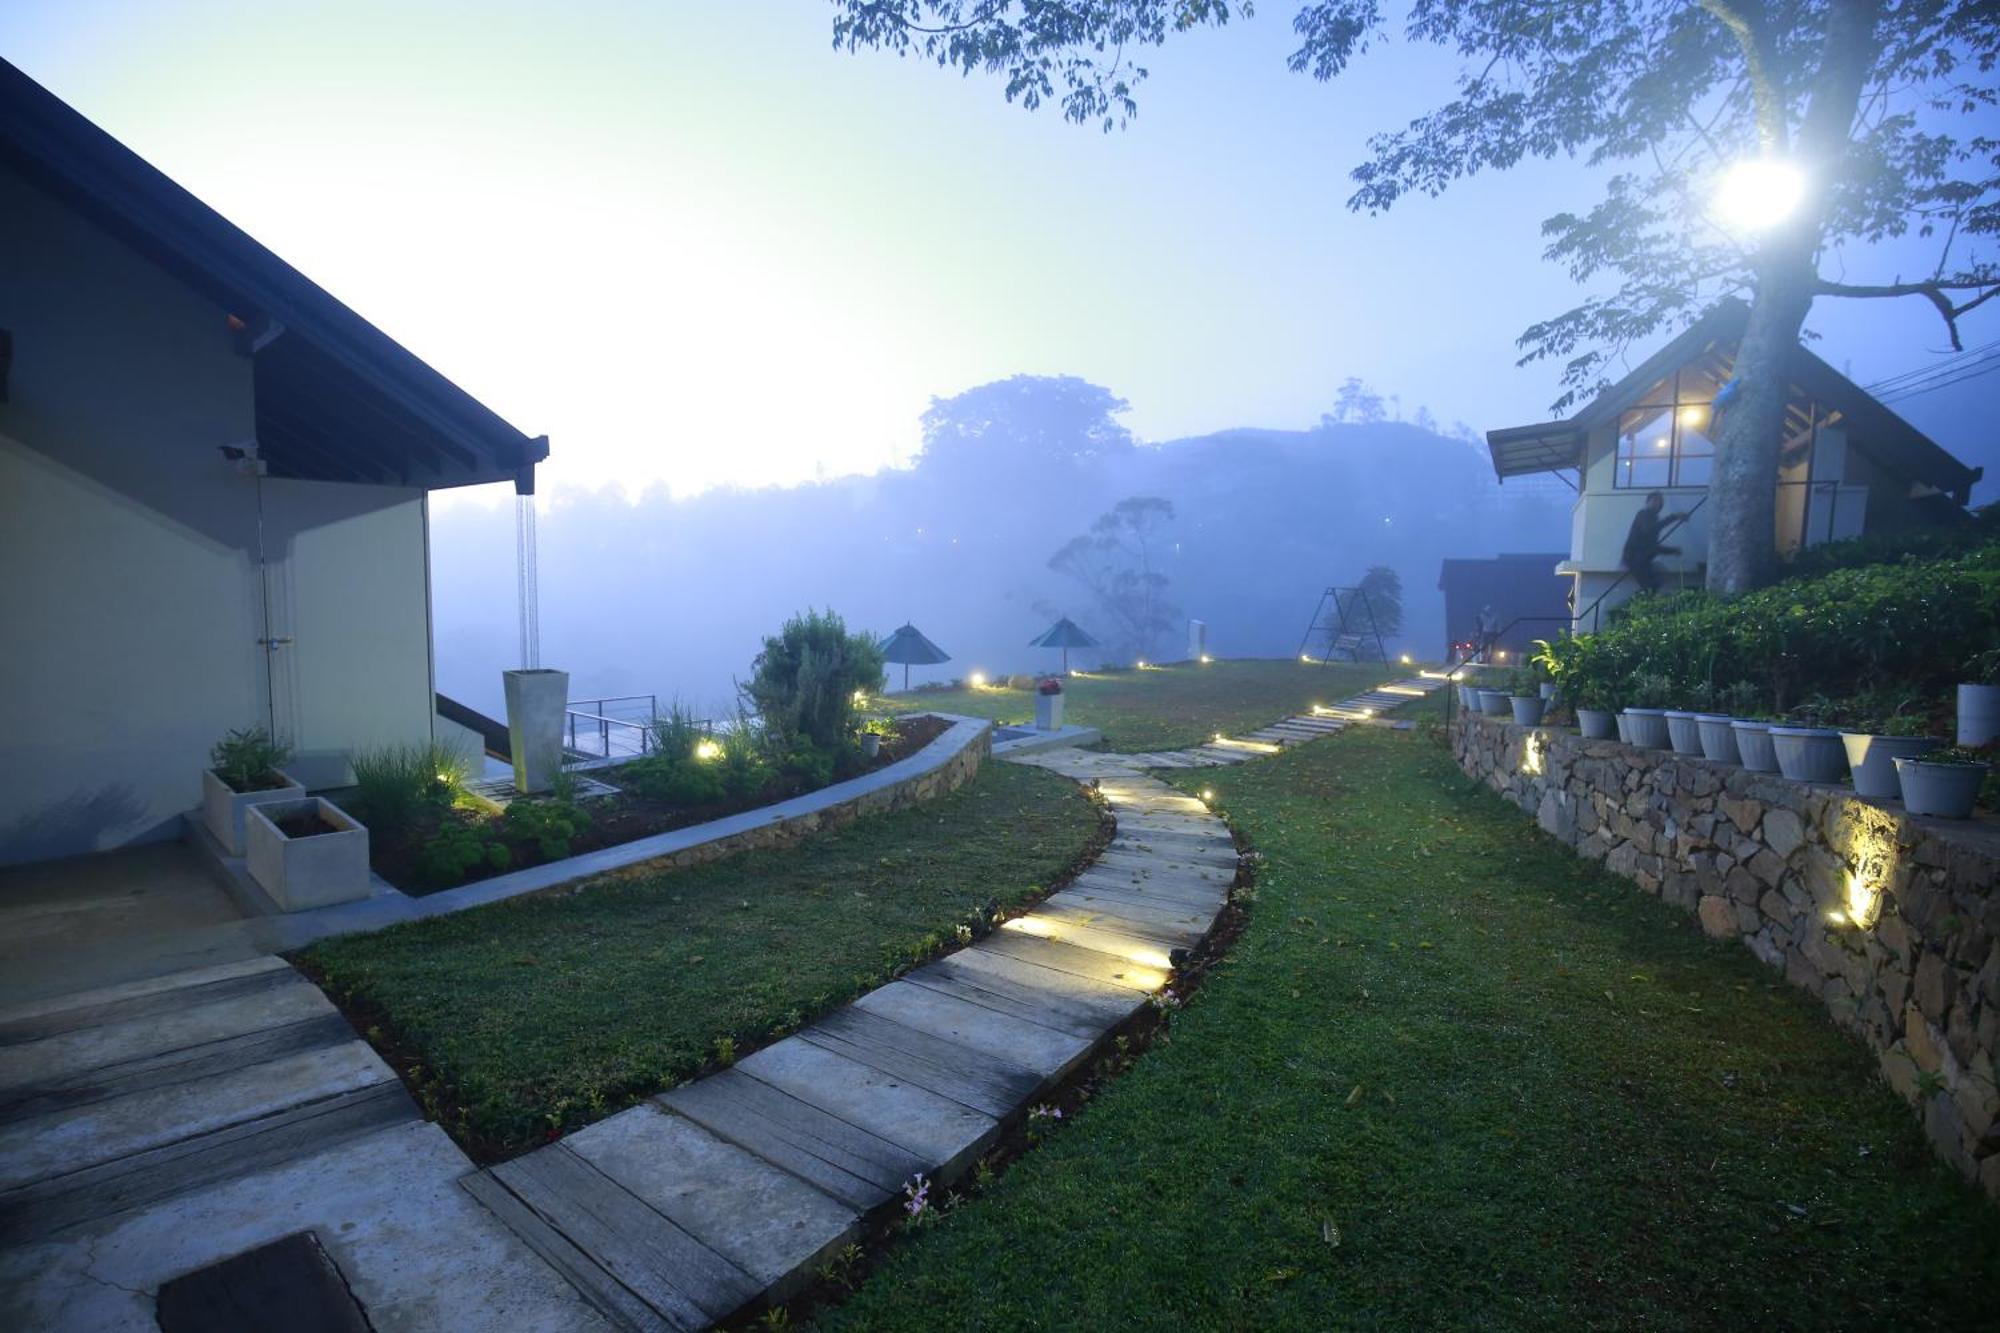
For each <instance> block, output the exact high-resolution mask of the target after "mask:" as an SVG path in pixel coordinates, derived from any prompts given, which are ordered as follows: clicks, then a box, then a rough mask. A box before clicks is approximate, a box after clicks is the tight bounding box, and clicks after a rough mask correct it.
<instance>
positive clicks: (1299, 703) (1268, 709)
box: [882, 659, 1413, 754]
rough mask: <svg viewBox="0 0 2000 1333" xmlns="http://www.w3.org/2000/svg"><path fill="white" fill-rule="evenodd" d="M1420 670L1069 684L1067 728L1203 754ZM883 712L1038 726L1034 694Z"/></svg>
mask: <svg viewBox="0 0 2000 1333" xmlns="http://www.w3.org/2000/svg"><path fill="white" fill-rule="evenodd" d="M1412 669H1413V668H1408V667H1398V666H1396V665H1395V664H1393V663H1391V664H1389V665H1387V666H1384V665H1382V664H1380V663H1372V664H1364V665H1358V666H1356V665H1348V664H1318V663H1315V664H1311V665H1308V664H1307V663H1304V662H1296V661H1291V660H1289V659H1287V660H1283V661H1270V660H1256V661H1240V662H1211V663H1209V664H1208V665H1207V666H1200V665H1197V664H1193V663H1185V662H1183V663H1177V664H1175V665H1173V666H1166V667H1148V668H1147V669H1146V670H1144V671H1113V672H1091V673H1089V674H1087V675H1079V676H1074V677H1072V678H1071V679H1070V680H1069V681H1068V682H1067V684H1066V688H1065V691H1064V692H1065V693H1066V694H1067V696H1068V698H1067V699H1066V701H1065V702H1064V705H1063V710H1064V717H1063V720H1064V721H1065V722H1069V723H1072V724H1074V725H1076V726H1083V727H1096V728H1097V729H1098V730H1100V731H1102V732H1103V733H1104V744H1105V746H1106V748H1108V749H1112V750H1119V751H1123V752H1125V753H1128V754H1129V753H1132V752H1134V751H1139V750H1175V749H1180V748H1181V747H1183V746H1188V745H1199V744H1201V743H1202V742H1203V741H1205V740H1208V739H1209V738H1211V737H1212V736H1214V735H1215V733H1216V732H1218V731H1220V732H1226V733H1228V734H1230V735H1240V734H1242V733H1243V732H1246V731H1255V730H1257V729H1258V728H1259V727H1263V726H1268V725H1269V724H1270V723H1273V722H1276V721H1277V720H1278V719H1279V718H1281V717H1289V716H1291V715H1292V714H1294V713H1302V712H1304V711H1305V710H1306V709H1308V708H1310V707H1311V706H1312V705H1313V704H1316V703H1320V704H1330V703H1334V702H1336V701H1337V700H1340V699H1345V698H1348V697H1350V696H1352V695H1355V694H1358V693H1360V692H1361V691H1362V690H1364V689H1366V688H1368V687H1369V686H1370V685H1375V684H1378V683H1380V682H1381V681H1385V680H1391V679H1394V678H1395V677H1397V676H1398V675H1402V674H1406V673H1407V672H1408V671H1410V670H1412ZM882 702H883V704H884V705H885V706H887V707H890V708H935V709H938V710H940V711H942V712H946V713H964V714H968V715H970V716H973V717H990V718H993V719H994V720H996V721H1000V722H1030V721H1033V720H1034V716H1035V694H1034V691H1032V690H1010V689H1005V688H996V687H992V686H983V687H981V688H979V689H976V690H975V689H970V688H960V689H955V690H925V691H922V692H919V693H911V694H905V695H893V696H890V697H889V698H886V699H884V700H883V701H882Z"/></svg>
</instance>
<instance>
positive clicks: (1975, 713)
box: [1958, 685, 2000, 745]
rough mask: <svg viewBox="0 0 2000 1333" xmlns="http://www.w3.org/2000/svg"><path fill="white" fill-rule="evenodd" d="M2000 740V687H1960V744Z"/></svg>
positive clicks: (1976, 743)
mask: <svg viewBox="0 0 2000 1333" xmlns="http://www.w3.org/2000/svg"><path fill="white" fill-rule="evenodd" d="M1991 740H2000V685H1961V686H1959V687H1958V743H1959V744H1960V745H1984V744H1986V743H1987V742H1988V741H1991Z"/></svg>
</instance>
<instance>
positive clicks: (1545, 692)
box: [1542, 680, 1556, 704]
mask: <svg viewBox="0 0 2000 1333" xmlns="http://www.w3.org/2000/svg"><path fill="white" fill-rule="evenodd" d="M1555 701H1556V683H1555V682H1554V681H1552V680H1545V681H1543V682H1542V702H1543V703H1551V704H1552V703H1554V702H1555Z"/></svg>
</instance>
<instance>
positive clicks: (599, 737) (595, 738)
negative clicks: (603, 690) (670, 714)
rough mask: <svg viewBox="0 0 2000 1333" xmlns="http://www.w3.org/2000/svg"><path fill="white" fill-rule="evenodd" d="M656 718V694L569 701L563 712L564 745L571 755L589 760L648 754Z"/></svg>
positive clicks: (658, 701) (622, 695) (657, 697)
mask: <svg viewBox="0 0 2000 1333" xmlns="http://www.w3.org/2000/svg"><path fill="white" fill-rule="evenodd" d="M659 715H660V699H659V696H658V695H655V694H621V695H616V696H614V697H612V698H608V699H576V700H572V701H571V702H570V704H569V706H568V707H567V708H565V709H564V710H563V736H564V744H565V746H566V747H567V748H568V750H569V752H570V753H571V754H573V755H580V756H583V757H585V758H589V759H620V758H636V757H638V756H639V755H642V754H649V753H651V751H652V745H653V721H654V719H655V718H657V717H658V716H659Z"/></svg>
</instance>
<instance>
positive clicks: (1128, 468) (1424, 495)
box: [432, 380, 1569, 710]
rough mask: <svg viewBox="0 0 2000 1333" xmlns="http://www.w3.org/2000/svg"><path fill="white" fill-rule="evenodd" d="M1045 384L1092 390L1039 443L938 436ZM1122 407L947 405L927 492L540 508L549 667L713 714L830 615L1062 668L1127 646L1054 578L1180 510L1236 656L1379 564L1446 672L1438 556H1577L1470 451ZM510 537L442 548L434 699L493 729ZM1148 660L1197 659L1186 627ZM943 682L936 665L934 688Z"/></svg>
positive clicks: (1262, 649)
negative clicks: (1156, 427) (794, 615)
mask: <svg viewBox="0 0 2000 1333" xmlns="http://www.w3.org/2000/svg"><path fill="white" fill-rule="evenodd" d="M1023 385H1025V386H1027V388H1025V389H1024V388H1022V387H1021V386H1023ZM1049 387H1053V388H1055V389H1056V390H1058V391H1059V392H1060V393H1065V394H1069V395H1070V396H1071V397H1076V395H1077V391H1078V389H1079V387H1080V389H1081V390H1087V391H1090V392H1089V394H1086V395H1083V396H1082V397H1081V398H1078V399H1077V400H1076V401H1065V402H1062V403H1060V404H1058V410H1056V411H1054V412H1053V413H1049V414H1040V415H1037V417H1036V419H1035V420H1033V421H1030V422H1025V423H1024V422H1023V421H1022V420H1020V419H1019V416H1020V413H1019V411H1018V407H1019V402H1020V399H1019V398H1018V397H1016V398H1013V399H1011V400H1010V402H1009V403H1008V404H1007V407H1006V410H1005V411H1003V412H1000V413H998V414H993V413H986V414H973V415H974V417H975V418H976V419H975V420H973V421H972V423H971V425H970V426H968V425H967V423H966V421H965V420H963V419H956V420H945V421H940V420H939V419H937V418H938V414H939V412H940V410H941V409H952V408H954V407H963V406H964V405H965V403H966V400H967V399H970V398H972V397H973V396H974V395H977V394H980V393H984V392H987V391H990V390H1000V389H1008V390H1012V391H1013V393H1015V394H1017V395H1018V394H1021V393H1026V392H1039V391H1042V390H1044V389H1047V388H1049ZM1092 395H1096V396H1092ZM1121 407H1122V404H1120V403H1118V402H1117V400H1116V399H1114V398H1112V397H1111V396H1110V395H1109V394H1108V393H1104V391H1102V390H1095V389H1094V386H1087V385H1083V384H1082V382H1081V381H1068V380H1063V381H1055V380H1015V381H1004V382H1002V383H1001V384H1000V385H994V386H985V387H984V388H983V389H981V390H974V391H970V392H969V393H968V394H966V395H961V396H960V397H959V398H957V399H949V400H942V401H941V403H940V404H939V405H937V406H935V407H934V408H933V409H932V413H931V414H928V415H927V416H926V419H925V426H926V448H925V451H924V453H923V454H922V455H921V456H920V457H919V458H918V460H917V462H916V464H915V465H914V466H913V467H910V468H907V469H898V470H891V471H885V472H882V473H877V474H874V475H871V476H865V477H849V478H842V479H839V480H836V481H830V482H825V483H819V484H813V485H805V486H798V487H789V488H773V489H765V490H751V491H745V490H723V491H713V492H708V493H705V494H702V495H699V496H695V497H692V498H689V499H685V500H676V499H674V498H672V497H671V496H669V495H668V494H666V493H665V492H664V491H660V492H656V493H649V494H647V495H645V496H643V497H641V498H640V499H639V500H638V501H636V502H634V501H630V500H628V499H626V498H625V497H624V496H623V495H621V494H620V493H618V492H616V491H614V490H610V489H606V490H603V491H597V492H583V493H577V492H570V493H565V494H558V495H555V496H549V497H544V499H543V502H542V503H543V508H542V511H541V518H540V538H541V539H540V548H539V549H540V565H541V619H542V656H543V660H544V662H545V663H547V664H550V665H559V666H564V667H566V668H568V669H569V670H570V671H571V673H572V676H573V688H572V693H573V695H575V696H576V697H579V698H583V697H590V696H593V695H612V694H629V693H658V694H660V695H661V696H662V697H663V698H665V697H672V696H677V697H680V698H682V699H684V700H686V701H687V702H689V703H690V704H693V705H695V706H696V707H699V708H702V709H704V710H712V709H715V708H719V707H721V706H722V705H723V704H724V703H725V702H726V701H727V700H728V699H729V698H730V696H731V681H732V679H733V678H734V677H736V676H740V675H744V674H746V673H747V670H748V666H749V662H750V659H751V657H752V656H753V655H754V654H755V652H756V650H757V646H758V644H759V642H760V639H761V636H762V635H763V634H765V633H767V632H769V631H771V630H773V629H774V628H775V627H776V626H777V625H778V624H779V622H780V621H781V620H783V618H784V617H785V616H786V615H788V614H789V613H791V612H793V611H795V610H799V609H802V608H804V607H807V606H828V607H832V608H834V609H835V610H838V611H840V612H841V613H842V614H843V615H845V616H846V617H847V619H848V621H849V623H850V624H852V625H855V626H859V627H865V628H868V629H872V630H875V631H878V632H886V631H888V630H890V629H893V628H894V627H895V626H897V625H899V624H901V623H902V622H903V621H904V620H906V619H907V620H914V621H915V622H916V623H917V624H918V625H919V626H920V627H921V628H922V629H923V630H924V632H925V633H926V634H928V635H929V636H930V637H931V638H932V639H934V640H935V641H937V642H938V643H939V644H941V645H942V646H943V647H944V648H945V649H946V650H947V651H948V652H950V653H951V654H952V655H953V659H954V660H953V661H952V662H951V663H950V664H948V665H946V666H943V667H938V668H930V669H929V670H928V678H932V679H940V678H944V679H948V678H950V677H953V676H957V675H962V674H964V673H965V672H967V671H970V670H973V669H975V668H979V669H984V670H987V671H989V672H991V671H1006V670H1033V669H1035V668H1037V667H1041V668H1047V667H1052V666H1053V665H1054V654H1053V653H1052V652H1048V651H1045V650H1034V649H1030V648H1027V647H1026V646H1025V645H1026V643H1027V641H1028V639H1029V638H1030V637H1031V636H1033V635H1035V634H1036V633H1038V632H1040V631H1041V630H1042V629H1043V628H1045V627H1046V626H1047V624H1048V623H1049V622H1050V621H1052V620H1053V619H1054V618H1055V617H1056V616H1057V615H1059V614H1067V615H1069V616H1071V617H1073V618H1074V619H1076V620H1077V621H1078V622H1079V623H1080V624H1082V625H1084V626H1085V627H1087V628H1091V629H1093V631H1094V632H1097V633H1099V634H1100V636H1107V635H1108V633H1109V629H1108V625H1107V622H1108V617H1107V616H1106V615H1105V614H1104V613H1103V612H1102V609H1101V608H1100V607H1099V606H1098V605H1097V603H1096V602H1095V601H1094V600H1093V598H1092V597H1091V595H1090V594H1089V593H1087V592H1086V591H1085V590H1084V589H1083V588H1081V587H1079V586H1078V585H1077V584H1076V583H1074V582H1072V581H1070V580H1068V579H1065V578H1064V577H1063V576H1062V575H1060V574H1058V573H1056V572H1054V571H1052V570H1051V569H1049V568H1048V561H1049V558H1050V556H1051V555H1052V554H1054V553H1055V552H1056V550H1057V549H1058V548H1060V547H1061V546H1062V545H1063V544H1064V543H1065V542H1068V541H1069V540H1070V539H1071V538H1073V537H1075V536H1077V535H1078V534H1079V533H1082V532H1084V531H1085V530H1086V529H1087V528H1088V527H1089V526H1090V524H1091V522H1092V521H1093V520H1094V519H1095V518H1096V517H1097V516H1098V515H1099V514H1101V513H1103V512H1104V511H1105V510H1106V509H1108V508H1109V507H1110V506H1111V505H1113V504H1114V503H1116V502H1117V501H1119V500H1121V499H1124V498H1126V497H1128V496H1158V497H1161V498H1164V499H1166V500H1168V501H1170V502H1171V503H1172V505H1173V507H1174V511H1175V518H1174V521H1173V522H1172V523H1171V524H1170V525H1167V526H1166V527H1165V528H1164V529H1163V531H1162V533H1161V546H1160V555H1159V564H1158V570H1159V572H1160V573H1161V574H1163V575H1164V576H1165V577H1166V579H1167V580H1168V586H1167V588H1166V595H1167V597H1168V599H1170V600H1171V601H1172V602H1173V603H1175V604H1176V605H1177V606H1178V608H1179V610H1180V612H1181V613H1182V615H1183V616H1195V617H1199V618H1201V619H1203V620H1206V621H1207V622H1208V624H1209V635H1210V643H1211V645H1212V648H1213V651H1215V652H1216V653H1218V654H1220V655H1224V656H1283V655H1287V654H1290V653H1294V652H1296V651H1298V646H1299V640H1300V636H1301V633H1302V631H1303V630H1304V627H1305V624H1306V620H1307V617H1308V616H1309V615H1310V614H1311V611H1312V609H1313V605H1314V602H1315V600H1316V599H1317V597H1318V595H1319V593H1320V591H1321V590H1322V589H1323V588H1325V587H1326V586H1327V585H1329V584H1331V583H1352V582H1354V581H1356V580H1357V579H1358V578H1359V577H1360V576H1361V573H1362V571H1363V570H1364V569H1365V568H1367V567H1368V566H1370V565H1388V566H1391V567H1392V568H1394V569H1396V570H1397V571H1398V572H1399V573H1400V574H1401V576H1402V579H1403V585H1404V589H1405V597H1404V604H1405V622H1404V633H1403V635H1402V636H1401V637H1402V641H1403V644H1404V645H1405V646H1407V647H1409V648H1410V649H1411V650H1412V651H1417V652H1420V653H1423V654H1425V655H1432V656H1434V655H1435V654H1436V653H1437V652H1438V651H1439V648H1440V645H1441V643H1442V640H1443V637H1444V627H1443V625H1442V623H1441V616H1442V608H1441V601H1440V598H1439V595H1438V593H1437V590H1436V585H1437V574H1438V566H1439V561H1440V560H1441V559H1443V558H1444V557H1445V556H1480V555H1489V554H1493V553H1496V552H1498V551H1500V550H1502V549H1509V550H1520V549H1537V548H1540V549H1551V544H1552V543H1553V545H1554V546H1561V545H1563V544H1564V540H1565V536H1566V533H1567V530H1568V521H1569V520H1568V513H1567V508H1566V507H1565V506H1564V505H1563V504H1562V503H1561V501H1560V500H1559V499H1558V498H1557V497H1553V496H1549V495H1547V494H1546V493H1543V494H1540V495H1530V496H1524V497H1520V498H1515V494H1516V492H1518V489H1519V488H1510V491H1509V493H1507V494H1506V495H1503V493H1502V492H1501V490H1500V487H1499V486H1498V484H1497V483H1496V482H1495V481H1494V479H1493V474H1492V471H1491V468H1490V467H1489V466H1488V464H1487V461H1486V458H1485V454H1484V451H1483V449H1479V448H1477V447H1475V446H1474V445H1472V444H1469V443H1468V442H1466V441H1465V440H1462V439H1448V438H1445V437H1443V436H1440V435H1437V434H1434V433H1432V432H1430V431H1427V430H1423V429H1420V428H1418V427H1416V426H1413V425H1408V424H1403V423H1395V422H1381V423H1374V424H1363V425H1326V426H1322V427H1320V428H1317V429H1313V430H1306V431H1284V430H1255V429H1244V430H1230V431H1224V432H1220V433H1217V434H1213V435H1204V436H1198V437H1194V438H1190V439H1182V440H1173V441H1168V442H1166V443H1162V444H1158V445H1143V444H1136V443H1133V442H1132V441H1131V440H1130V438H1129V436H1125V435H1124V433H1123V431H1122V428H1119V427H1117V426H1116V424H1115V421H1114V420H1113V419H1112V417H1111V413H1113V412H1115V411H1117V410H1118V409H1119V408H1121ZM1045 418H1046V419H1045ZM717 447H727V446H726V445H718V446H717ZM513 527H514V517H513V511H512V507H511V505H501V506H496V507H493V508H487V507H483V506H480V505H477V504H460V505H456V506H451V507H447V508H444V509H441V510H440V511H439V512H438V513H437V514H436V515H435V517H434V520H433V525H432V529H433V541H432V545H433V549H434V553H435V554H434V561H435V564H434V583H435V598H436V609H435V616H436V624H437V644H438V688H440V689H441V690H444V691H445V692H447V693H451V694H454V695H458V696H460V697H462V698H464V699H466V700H467V701H468V702H472V703H476V704H484V705H486V706H489V707H490V706H495V705H497V703H498V693H499V671H500V670H501V668H502V667H504V666H508V665H511V664H512V663H513V661H514V658H515V656H516V655H517V654H516V646H515V645H516V617H515V606H514V559H513V555H514V531H513ZM1178 622H1179V617H1176V618H1175V623H1176V624H1178ZM1396 647H1397V645H1395V644H1392V645H1391V650H1392V651H1395V650H1396ZM1128 651H1129V650H1128ZM1148 651H1150V652H1151V653H1152V654H1153V655H1156V656H1161V657H1178V656H1180V655H1182V651H1183V647H1182V642H1181V640H1180V636H1179V632H1178V630H1176V631H1175V632H1174V633H1172V634H1169V635H1163V636H1162V637H1161V641H1160V642H1158V643H1157V644H1155V645H1154V646H1153V647H1152V648H1151V649H1149V650H1148ZM1097 656H1098V655H1097V654H1095V653H1093V652H1091V651H1088V650H1086V651H1085V652H1083V653H1082V654H1080V655H1079V656H1078V657H1077V659H1076V663H1075V664H1077V665H1095V664H1096V660H1097ZM925 678H926V675H925V671H924V669H921V668H920V669H919V673H918V674H917V675H916V676H915V677H914V679H917V680H922V679H925Z"/></svg>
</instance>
